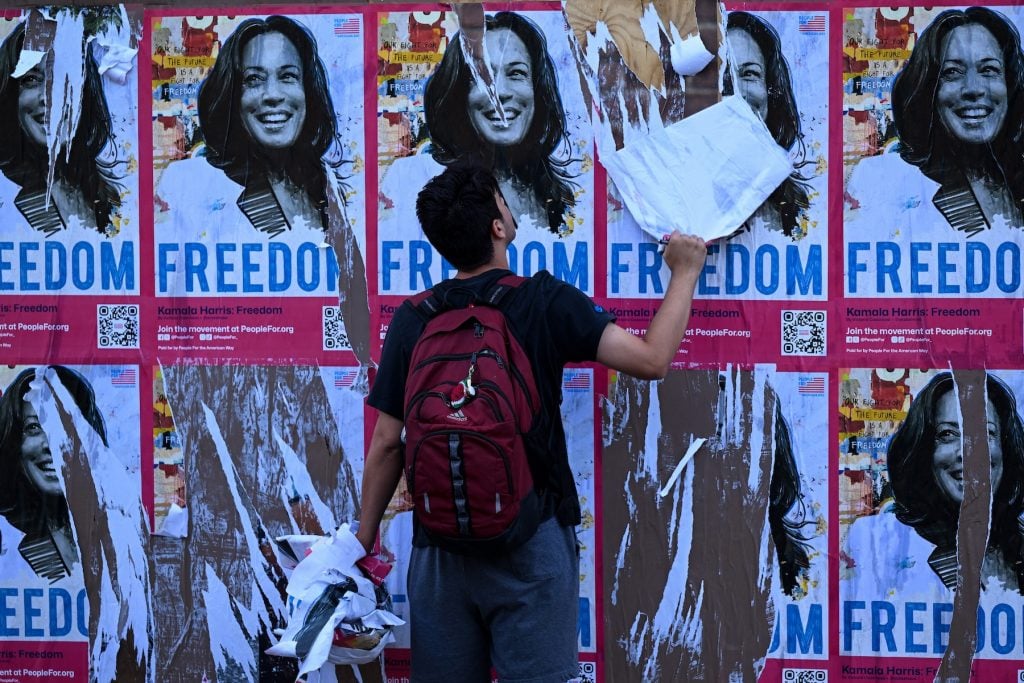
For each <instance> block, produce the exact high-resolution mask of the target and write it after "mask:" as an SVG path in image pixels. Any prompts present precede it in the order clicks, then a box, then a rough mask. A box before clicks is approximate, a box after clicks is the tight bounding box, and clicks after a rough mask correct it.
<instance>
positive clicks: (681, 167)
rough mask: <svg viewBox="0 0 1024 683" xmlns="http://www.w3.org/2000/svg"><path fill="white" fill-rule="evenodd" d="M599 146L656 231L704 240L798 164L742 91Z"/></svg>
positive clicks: (729, 228)
mask: <svg viewBox="0 0 1024 683" xmlns="http://www.w3.org/2000/svg"><path fill="white" fill-rule="evenodd" d="M601 152H602V155H601V161H602V162H603V163H604V166H605V168H606V169H607V170H608V174H609V175H610V176H611V178H612V180H613V181H614V183H615V186H616V187H617V188H618V189H619V192H620V193H621V194H622V198H623V200H624V201H625V203H626V207H627V208H628V209H629V212H630V213H631V214H632V216H633V218H634V220H635V221H636V222H637V224H638V225H639V226H640V228H641V229H643V231H644V232H646V233H648V234H650V235H652V236H654V237H656V238H660V237H661V236H662V235H664V234H665V233H666V232H668V231H670V230H671V229H672V228H676V229H679V230H680V231H681V232H687V233H692V234H695V235H697V236H699V237H702V238H704V240H706V241H711V240H714V239H717V238H719V237H725V236H727V235H730V234H732V233H733V232H735V231H736V229H737V228H739V227H740V226H741V225H742V224H743V222H744V221H746V220H747V218H749V217H750V216H751V215H752V214H753V213H754V211H755V210H757V208H758V207H759V206H761V204H763V203H764V201H765V200H766V199H767V198H768V197H769V196H770V195H771V193H772V192H774V191H775V188H777V187H778V186H779V185H780V184H782V182H783V181H784V180H785V179H786V178H787V177H788V176H789V174H790V173H791V172H792V170H793V169H792V165H791V164H790V161H789V156H788V155H787V153H786V151H785V150H784V149H782V148H781V147H779V145H778V144H776V142H775V140H774V139H773V138H772V136H771V133H769V132H768V129H767V128H766V127H765V125H764V122H763V121H761V119H760V118H758V116H757V114H755V113H754V111H753V110H752V109H751V108H750V105H748V104H747V103H746V102H745V101H744V100H743V98H741V97H727V98H725V99H723V100H722V101H721V102H719V103H717V104H715V105H712V106H711V107H708V108H707V109H705V110H703V111H701V112H698V113H697V114H694V115H693V116H691V117H689V118H686V119H683V120H682V121H680V122H678V123H675V124H673V125H671V126H668V127H666V128H661V129H653V130H651V132H650V134H648V135H646V136H643V137H635V138H633V139H632V140H631V141H630V142H628V144H626V146H625V147H623V148H622V149H620V150H618V151H616V152H611V153H609V151H608V150H606V149H602V150H601Z"/></svg>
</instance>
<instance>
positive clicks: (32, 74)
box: [18, 62, 46, 147]
mask: <svg viewBox="0 0 1024 683" xmlns="http://www.w3.org/2000/svg"><path fill="white" fill-rule="evenodd" d="M43 69H44V66H43V63H42V62H40V63H39V64H36V65H35V66H34V67H32V68H31V69H29V70H28V72H27V73H25V75H24V76H22V77H21V78H19V79H18V123H19V124H21V130H22V132H23V133H24V134H25V137H27V138H28V139H29V140H31V141H32V142H34V143H35V144H36V145H38V146H40V147H45V146H46V73H45V72H44V71H43Z"/></svg>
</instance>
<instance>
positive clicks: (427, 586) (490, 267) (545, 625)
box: [357, 164, 707, 683]
mask: <svg viewBox="0 0 1024 683" xmlns="http://www.w3.org/2000/svg"><path fill="white" fill-rule="evenodd" d="M416 215H417V216H418V218H419V220H420V223H421V224H422V226H423V231H424V233H425V234H426V236H427V239H428V240H430V243H431V244H432V245H433V246H434V248H435V249H437V251H438V252H440V254H441V255H442V256H444V257H445V258H446V259H447V260H448V261H449V262H450V263H451V264H452V265H453V266H455V267H456V268H457V269H458V272H457V274H456V276H455V278H453V279H451V280H446V281H445V282H442V283H440V284H439V285H438V286H437V287H435V288H434V292H435V294H438V293H444V294H445V296H446V297H447V300H448V301H450V302H452V303H454V304H457V305H461V304H462V303H466V302H468V301H469V300H470V298H471V297H472V295H473V294H477V295H479V294H482V293H484V292H486V291H487V290H488V289H489V288H490V287H491V285H492V284H493V283H495V282H497V281H498V280H499V279H500V278H502V277H503V276H505V275H508V274H509V271H508V256H507V253H506V249H507V248H508V245H509V244H511V242H512V241H513V240H514V239H515V237H516V222H515V220H514V219H513V218H512V215H511V213H510V212H509V210H508V207H507V206H506V205H505V200H504V198H503V197H502V195H501V192H500V191H499V189H498V183H497V181H496V180H495V178H494V176H493V175H492V174H491V172H490V171H488V170H486V169H484V168H483V167H480V166H472V165H461V164H460V165H453V166H450V167H449V168H448V169H447V170H445V171H444V172H443V173H441V175H439V176H437V177H435V178H433V179H432V180H431V181H430V182H428V183H427V185H426V186H425V187H424V188H423V190H422V191H421V192H420V194H419V197H418V199H417V202H416ZM706 253H707V252H706V249H705V246H704V242H703V240H701V239H700V238H697V237H693V236H684V235H680V234H679V233H678V232H673V233H672V236H671V239H670V240H669V242H668V244H667V245H666V248H665V256H664V258H665V263H666V264H667V265H668V266H669V268H670V269H671V271H672V278H671V280H670V282H669V285H668V289H667V291H666V293H665V300H664V302H663V304H662V306H661V308H660V309H659V311H658V313H657V315H655V317H654V319H653V320H652V321H651V325H650V328H649V329H648V332H647V335H646V337H642V338H641V337H636V336H633V335H632V334H630V333H628V332H626V331H625V330H624V329H622V328H621V327H619V326H618V325H616V324H615V323H614V317H613V316H612V315H610V314H609V313H607V312H606V311H605V310H604V309H602V308H601V307H599V306H596V305H595V304H594V303H593V302H592V301H591V300H590V299H589V298H588V297H587V296H586V295H585V294H583V293H582V292H580V291H579V290H577V289H576V288H574V287H572V286H571V285H568V284H566V283H564V282H560V281H558V280H555V279H554V278H553V277H552V276H551V275H550V274H549V273H547V272H541V273H538V274H537V275H536V276H534V277H533V278H530V279H529V281H527V282H526V283H524V284H522V285H520V286H519V287H517V288H516V289H515V290H514V291H512V292H511V293H510V294H509V295H508V296H506V297H505V298H504V299H503V300H502V301H501V304H500V308H501V310H502V311H503V313H504V314H505V316H506V318H507V319H508V321H509V328H510V330H511V332H512V334H513V335H514V336H515V337H516V338H517V340H518V341H519V342H520V344H521V345H522V346H523V348H524V350H525V352H526V354H527V356H529V358H530V361H531V365H532V368H533V372H534V376H535V379H536V383H537V387H538V390H539V391H540V394H541V406H542V408H541V416H540V419H541V420H543V421H544V422H545V423H546V424H545V427H546V431H547V439H546V445H547V451H546V452H543V453H531V454H530V455H531V469H532V470H534V481H535V488H536V489H537V491H538V492H539V493H540V495H541V498H542V500H543V503H544V515H543V521H542V522H541V524H540V526H539V528H538V529H537V531H536V533H535V534H534V535H533V536H532V537H531V538H530V539H529V540H528V541H526V542H525V543H524V544H523V545H521V546H518V547H516V548H515V549H513V550H510V551H506V552H500V553H496V554H493V555H486V556H479V555H460V554H455V553H452V552H448V551H445V550H442V549H440V548H438V547H436V546H432V545H430V544H429V543H428V542H427V540H426V538H425V535H424V534H423V533H421V530H418V529H417V531H416V532H415V537H414V540H413V545H414V548H413V552H412V557H411V561H410V565H409V585H408V592H409V600H410V613H411V628H412V675H413V680H414V681H416V683H433V682H438V683H441V682H444V683H450V682H453V681H454V682H457V683H489V681H490V680H491V678H490V668H491V666H492V665H493V666H494V668H495V669H496V670H497V672H498V676H499V679H500V680H501V681H503V682H508V683H512V682H517V683H565V681H569V680H575V678H576V676H577V673H578V664H577V647H576V625H577V610H578V604H579V557H578V551H577V545H576V534H575V526H576V525H577V524H579V523H580V507H579V501H578V499H577V497H576V490H575V485H574V483H573V477H572V471H571V469H570V467H569V462H568V455H567V449H566V444H565V432H564V429H563V427H562V422H561V416H560V413H559V410H558V404H559V400H560V391H561V378H562V368H563V366H564V365H565V364H566V363H567V362H586V361H593V360H597V361H599V362H601V363H603V364H605V365H607V366H609V367H611V368H614V369H616V370H619V371H621V372H625V373H628V374H630V375H634V376H636V377H639V378H642V379H657V378H661V377H664V376H665V373H666V372H667V371H668V368H669V365H670V363H671V362H672V359H673V357H674V356H675V353H676V351H677V350H678V348H679V343H680V341H681V340H682V337H683V333H684V332H685V330H686V324H687V321H688V319H689V315H690V306H691V304H692V301H693V291H694V287H695V285H696V283H697V278H698V276H699V274H700V270H701V267H702V266H703V264H704V257H705V255H706ZM423 327H424V323H423V321H422V319H421V318H420V317H419V316H418V315H417V313H416V312H415V311H414V310H413V309H412V307H411V306H410V305H408V304H406V305H403V306H402V307H401V308H400V309H399V310H398V311H397V312H396V314H395V317H394V320H393V321H392V323H391V326H390V328H389V330H388V334H387V337H386V339H385V341H384V350H383V355H382V357H381V364H380V370H379V372H378V373H377V378H376V381H375V382H374V386H373V389H372V391H371V392H370V396H369V398H368V402H369V404H370V405H371V406H373V407H374V408H376V409H377V410H378V417H377V424H376V427H375V428H374V432H373V437H372V439H371V442H370V448H369V452H368V454H367V457H366V464H365V468H364V471H363V497H362V519H361V521H360V526H359V530H358V533H357V536H358V538H359V540H360V542H361V543H362V544H363V546H364V547H365V548H366V549H367V552H369V550H370V548H371V547H372V546H373V543H374V539H375V538H376V535H377V531H378V527H379V525H380V520H381V517H382V516H383V514H384V510H385V508H386V507H387V505H388V502H389V501H390V499H391V497H392V495H393V494H394V491H395V487H396V486H397V485H398V482H399V479H400V477H401V474H402V467H403V463H404V451H403V443H402V427H403V418H404V415H403V413H404V406H403V401H404V393H405V391H404V390H405V380H406V376H407V374H408V370H409V359H410V355H411V353H412V348H413V346H414V345H415V343H416V340H417V338H418V337H419V335H420V333H421V332H422V330H423ZM538 473H539V476H538Z"/></svg>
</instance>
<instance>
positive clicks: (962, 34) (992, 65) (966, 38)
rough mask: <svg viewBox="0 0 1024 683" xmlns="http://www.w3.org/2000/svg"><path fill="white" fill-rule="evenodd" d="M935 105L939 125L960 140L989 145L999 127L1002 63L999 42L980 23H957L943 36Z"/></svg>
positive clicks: (1002, 118)
mask: <svg viewBox="0 0 1024 683" xmlns="http://www.w3.org/2000/svg"><path fill="white" fill-rule="evenodd" d="M935 106H936V108H937V109H938V111H939V120H940V121H942V125H943V126H944V127H945V128H946V130H947V131H948V132H949V134H950V135H952V136H953V137H954V138H956V139H957V140H959V141H960V142H962V143H965V144H969V145H985V144H989V143H991V142H992V140H993V139H994V138H995V137H996V135H998V134H999V131H1000V130H1002V128H1003V123H1004V122H1005V121H1006V111H1007V93H1006V71H1005V65H1004V64H1003V54H1002V51H1001V50H1000V49H999V43H997V42H996V39H995V37H994V36H993V35H992V34H991V33H990V32H989V30H988V29H987V28H985V27H984V26H980V25H978V24H967V25H966V26H957V27H956V28H955V29H953V30H952V31H950V32H949V35H947V36H946V38H945V39H944V40H943V44H942V64H941V65H940V66H939V83H938V90H937V91H936V93H935Z"/></svg>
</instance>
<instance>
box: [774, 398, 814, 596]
mask: <svg viewBox="0 0 1024 683" xmlns="http://www.w3.org/2000/svg"><path fill="white" fill-rule="evenodd" d="M768 488H769V494H768V526H769V529H770V530H771V534H772V542H773V543H774V544H775V554H776V557H777V558H778V560H779V575H780V577H781V579H782V591H783V592H784V593H785V594H786V595H793V593H794V591H795V590H796V589H797V587H798V585H799V580H800V578H801V577H802V576H804V575H805V574H806V573H807V571H808V570H809V569H810V568H811V560H810V549H809V548H808V546H807V541H808V540H810V539H809V537H807V536H804V535H803V534H802V533H801V529H803V528H804V527H806V526H808V525H813V524H815V522H814V521H813V520H809V519H806V515H805V512H806V511H805V509H804V503H803V498H802V497H801V495H800V472H799V471H798V470H797V467H796V458H795V457H794V455H793V442H792V439H791V436H790V432H789V425H787V424H786V420H785V419H784V418H783V417H782V411H781V410H780V409H779V407H778V404H777V403H776V407H775V460H774V463H773V466H772V479H771V483H770V484H769V487H768ZM794 508H799V514H797V515H795V516H794V515H791V514H790V513H791V512H792V511H793V509H794Z"/></svg>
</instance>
